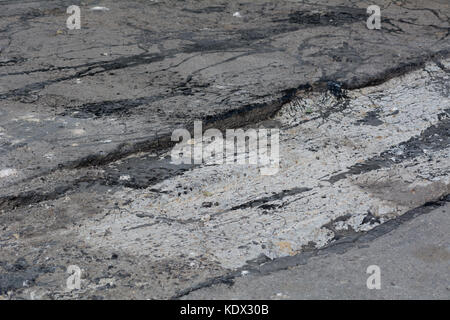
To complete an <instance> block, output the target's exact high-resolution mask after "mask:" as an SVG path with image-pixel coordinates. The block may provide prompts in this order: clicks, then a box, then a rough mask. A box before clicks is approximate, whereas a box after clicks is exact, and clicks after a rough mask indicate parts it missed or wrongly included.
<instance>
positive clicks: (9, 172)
mask: <svg viewBox="0 0 450 320" xmlns="http://www.w3.org/2000/svg"><path fill="white" fill-rule="evenodd" d="M15 175H17V170H16V169H10V168H7V169H2V170H0V178H7V177H10V176H15Z"/></svg>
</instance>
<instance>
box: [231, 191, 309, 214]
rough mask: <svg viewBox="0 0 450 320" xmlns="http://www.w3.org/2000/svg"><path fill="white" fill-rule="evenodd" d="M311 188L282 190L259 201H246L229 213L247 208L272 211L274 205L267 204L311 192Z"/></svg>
mask: <svg viewBox="0 0 450 320" xmlns="http://www.w3.org/2000/svg"><path fill="white" fill-rule="evenodd" d="M311 190H312V189H311V188H293V189H289V190H283V191H281V192H279V193H275V194H273V195H271V196H268V197H263V198H259V199H255V200H252V201H248V202H246V203H243V204H240V205H237V206H234V207H232V208H231V209H230V210H229V211H234V210H239V209H247V208H255V207H258V208H260V209H269V210H270V209H274V208H275V205H267V204H266V203H267V202H272V201H276V200H282V199H284V198H285V197H288V196H294V195H297V194H300V193H303V192H307V191H311Z"/></svg>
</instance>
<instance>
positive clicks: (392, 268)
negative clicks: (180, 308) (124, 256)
mask: <svg viewBox="0 0 450 320" xmlns="http://www.w3.org/2000/svg"><path fill="white" fill-rule="evenodd" d="M422 213H425V214H423V215H420V216H419V217H416V218H415V219H413V220H410V221H407V222H405V223H403V224H402V225H400V226H399V227H398V228H397V229H395V230H392V231H391V230H389V231H390V232H389V233H387V234H384V235H382V236H380V237H379V238H376V239H375V240H373V239H370V238H369V239H364V238H362V239H360V240H359V241H356V242H355V243H354V245H353V247H352V248H351V249H349V250H347V251H346V252H344V253H343V252H339V251H338V250H335V248H333V247H331V248H329V250H324V251H323V252H321V254H320V255H318V256H315V257H311V258H310V259H309V260H307V261H306V262H303V263H302V264H301V265H300V266H295V267H294V266H293V267H289V269H288V270H283V271H279V272H276V273H275V272H274V273H271V274H265V275H262V276H259V275H248V276H245V277H242V278H239V279H236V281H235V283H234V285H233V286H227V285H217V286H213V287H211V288H206V289H202V290H199V291H195V292H193V293H191V294H189V295H187V296H186V297H184V298H185V299H211V298H214V299H419V300H421V299H445V300H448V298H449V297H450V282H449V279H448V273H449V260H450V241H449V240H450V239H449V237H448V225H449V223H450V220H449V219H450V203H448V202H447V204H444V205H442V206H430V207H428V208H422V209H421V210H415V211H414V212H411V213H410V215H411V216H413V215H417V214H422ZM373 231H376V230H373ZM374 234H376V232H374ZM370 265H378V266H379V267H380V270H381V289H380V290H377V289H373V290H369V289H367V285H366V281H367V278H368V277H369V276H370V274H367V273H366V271H367V267H369V266H370Z"/></svg>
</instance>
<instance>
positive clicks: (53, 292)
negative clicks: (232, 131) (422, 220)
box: [0, 0, 450, 299]
mask: <svg viewBox="0 0 450 320" xmlns="http://www.w3.org/2000/svg"><path fill="white" fill-rule="evenodd" d="M71 4H79V5H80V7H81V10H82V11H81V14H82V29H81V30H73V31H70V30H67V29H66V27H65V21H66V19H67V16H68V15H67V14H66V11H65V10H66V8H67V7H68V6H69V5H71ZM370 4H371V3H370ZM94 5H99V3H97V2H93V1H85V2H77V1H73V2H72V1H38V2H14V1H0V7H1V8H2V10H1V14H0V16H1V19H0V250H1V255H0V295H1V297H3V298H12V299H17V298H27V299H30V298H31V299H36V298H66V299H67V298H143V299H144V298H145V299H147V298H179V297H183V296H185V295H186V294H189V293H190V292H194V291H196V290H198V289H202V288H204V287H208V286H211V285H212V284H214V283H228V284H230V283H232V282H233V279H236V278H239V277H240V276H241V275H242V272H243V271H249V270H250V271H251V272H255V270H259V271H258V272H261V270H266V271H267V272H268V271H274V272H275V271H277V270H280V269H283V268H284V266H285V264H287V265H292V266H295V265H296V264H301V263H303V262H304V257H305V256H304V254H310V255H312V254H317V253H318V252H321V250H322V248H325V247H328V246H330V245H333V244H336V243H338V244H339V243H341V242H344V243H345V242H347V241H348V239H354V238H358V237H360V236H361V235H370V234H371V233H370V232H373V231H374V230H376V228H379V227H383V226H384V225H386V224H388V223H391V222H393V221H401V220H398V219H401V217H402V216H403V215H404V214H405V213H406V212H410V211H411V210H414V209H416V208H423V207H424V206H426V205H427V204H429V203H437V202H439V201H441V202H442V201H443V202H448V194H449V189H450V180H449V179H450V178H449V177H450V176H449V171H450V162H449V153H450V152H449V150H450V103H449V99H448V95H449V70H450V60H449V56H448V53H449V51H448V50H449V47H450V46H449V32H448V31H449V22H448V14H449V10H448V3H447V1H431V2H427V5H426V7H425V5H424V4H422V1H409V2H405V1H398V2H390V1H385V3H380V6H381V7H382V28H381V30H368V29H367V28H366V19H367V16H368V15H367V14H366V8H367V6H368V5H369V3H365V2H362V1H361V2H357V3H356V2H353V1H341V0H335V1H331V2H330V1H311V2H308V1H305V2H299V1H276V2H275V1H273V2H272V1H262V0H260V1H254V2H251V3H243V2H240V1H232V2H225V1H223V2H221V1H143V0H141V1H137V0H135V1H101V5H102V6H105V7H108V8H109V9H110V10H108V11H104V12H94V11H91V10H89V8H91V7H92V6H94ZM235 12H239V13H240V17H239V16H236V15H233V14H234V13H235ZM194 120H202V121H203V124H204V128H207V127H215V128H219V129H227V128H239V127H244V128H259V127H261V126H263V127H278V128H279V129H280V158H281V159H280V164H279V168H278V173H277V174H275V175H273V176H262V175H261V174H260V173H261V172H260V170H261V167H258V166H253V165H211V164H208V163H206V164H202V165H196V166H193V165H181V166H178V165H174V164H172V163H171V161H170V147H171V146H172V143H171V141H170V136H171V134H172V131H173V130H174V129H179V128H188V129H191V128H192V124H193V121H194ZM193 143H194V145H195V143H196V142H195V141H194V142H193ZM238 156H245V154H240V155H238ZM439 203H440V202H439ZM445 208H447V207H446V206H445ZM446 212H447V213H448V210H447V211H446ZM424 217H425V216H424ZM433 221H434V220H433ZM374 228H375V229H374ZM440 228H443V229H445V228H447V229H448V224H447V225H443V226H442V225H441V226H440ZM444 234H445V232H444ZM447 234H448V232H447ZM350 242H351V241H350ZM325 250H326V249H325ZM374 254H376V253H374ZM319 258H320V257H318V259H319ZM69 265H78V266H79V267H80V268H81V269H82V286H81V290H74V291H70V290H68V289H67V287H66V279H67V277H68V274H67V273H66V270H67V267H68V266H69ZM244 273H245V272H244ZM275 277H276V275H275ZM258 279H259V278H258ZM257 281H259V280H256V282H255V285H256V286H257V283H258V282H257ZM268 285H269V284H268ZM202 292H203V291H200V292H199V295H201V294H202ZM218 294H219V293H218ZM221 294H222V293H221ZM223 294H228V293H227V292H223ZM230 294H231V293H230ZM318 294H319V293H318ZM414 294H415V293H414ZM250 296H251V295H250ZM250 296H249V297H250ZM412 296H414V295H413V294H412ZM255 297H256V296H255Z"/></svg>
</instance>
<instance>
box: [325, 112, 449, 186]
mask: <svg viewBox="0 0 450 320" xmlns="http://www.w3.org/2000/svg"><path fill="white" fill-rule="evenodd" d="M439 119H441V121H439V122H438V123H436V124H435V125H432V126H430V127H428V128H426V129H425V130H424V131H423V132H422V133H421V134H420V135H419V136H416V137H412V138H411V139H409V140H408V141H405V142H402V143H400V144H399V145H396V146H394V147H391V148H390V149H389V150H386V151H383V152H382V153H381V154H379V155H377V156H375V157H372V158H370V159H368V160H366V161H364V162H363V163H358V164H355V165H353V166H351V167H349V168H348V170H347V171H345V172H342V173H339V174H336V175H334V176H332V177H330V178H328V179H326V181H329V182H331V183H335V182H338V181H340V180H342V179H345V178H346V177H347V176H350V175H358V174H361V173H366V172H370V171H373V170H378V169H381V168H386V167H390V166H391V165H394V164H398V163H402V162H404V161H405V160H409V159H414V158H417V157H419V156H423V155H426V152H427V151H439V150H444V149H446V148H448V147H449V146H450V109H448V110H446V112H444V113H441V114H439Z"/></svg>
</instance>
